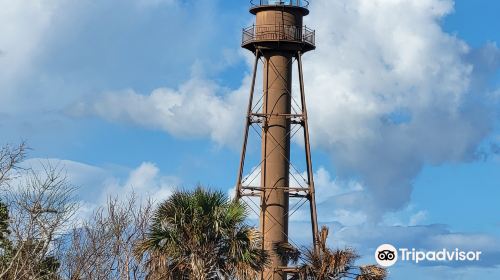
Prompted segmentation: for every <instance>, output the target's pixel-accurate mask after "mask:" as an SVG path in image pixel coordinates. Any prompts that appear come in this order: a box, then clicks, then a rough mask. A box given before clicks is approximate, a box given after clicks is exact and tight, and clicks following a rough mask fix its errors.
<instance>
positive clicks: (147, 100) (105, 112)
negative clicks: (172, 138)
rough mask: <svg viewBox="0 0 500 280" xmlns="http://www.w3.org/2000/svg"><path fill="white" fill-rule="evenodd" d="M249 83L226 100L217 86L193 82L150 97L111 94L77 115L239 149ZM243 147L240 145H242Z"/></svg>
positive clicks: (84, 106) (79, 109) (81, 107)
mask: <svg viewBox="0 0 500 280" xmlns="http://www.w3.org/2000/svg"><path fill="white" fill-rule="evenodd" d="M247 85H248V83H247V80H246V82H244V83H243V86H242V88H241V89H239V90H236V91H233V92H231V93H229V94H227V95H225V96H222V95H221V94H220V93H221V92H224V91H227V90H225V89H223V88H221V87H220V86H218V85H216V84H215V83H213V82H210V81H207V80H202V79H197V78H193V79H192V80H189V81H188V82H186V83H184V84H182V85H181V86H180V87H179V88H178V89H169V88H159V89H156V90H154V91H153V92H152V93H151V94H150V95H141V94H138V93H136V92H134V91H132V90H128V91H122V92H108V93H106V94H104V97H102V98H100V99H99V100H98V101H96V102H94V103H91V104H87V103H79V104H77V105H75V107H74V108H72V109H71V111H72V113H73V114H76V115H82V114H95V115H98V116H100V117H102V118H104V119H106V120H109V121H124V122H128V123H132V124H136V125H141V126H145V127H149V128H153V129H161V130H164V131H166V132H168V133H171V134H173V135H177V136H179V137H208V138H210V139H212V140H213V141H214V142H216V143H218V144H226V145H235V144H236V140H238V139H239V138H240V136H241V134H242V132H241V131H240V129H238V128H240V127H241V125H242V123H243V121H242V119H243V114H242V112H243V110H241V108H242V107H241V106H240V105H241V104H243V102H242V101H243V99H244V98H245V96H244V94H243V93H244V92H245V89H246V87H247ZM238 143H239V141H238Z"/></svg>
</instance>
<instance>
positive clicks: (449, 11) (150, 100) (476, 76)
mask: <svg viewBox="0 0 500 280" xmlns="http://www.w3.org/2000/svg"><path fill="white" fill-rule="evenodd" d="M312 2H313V3H312V5H311V14H310V16H308V18H307V20H306V24H307V25H308V26H311V27H313V28H315V29H316V32H317V38H316V39H317V47H318V48H317V50H316V51H315V52H312V53H310V54H309V53H308V54H307V55H306V56H305V57H304V67H305V80H306V91H307V95H308V106H309V114H310V117H311V137H312V139H311V140H312V144H313V161H314V167H315V174H316V181H317V185H318V193H319V194H320V199H318V206H319V212H320V213H319V217H320V222H321V223H323V224H328V225H330V226H331V228H332V231H333V236H332V237H333V240H332V244H333V245H334V246H340V247H342V246H356V247H357V248H359V250H360V253H362V254H363V255H364V256H365V257H364V258H363V259H362V261H363V262H373V261H374V260H373V258H372V257H371V253H372V250H373V249H374V248H376V247H377V246H378V245H379V244H381V243H385V242H387V243H393V244H395V245H401V246H402V245H407V246H417V247H419V248H423V249H428V250H431V249H441V248H442V247H447V246H460V247H473V248H475V247H477V249H480V250H484V251H485V252H486V253H485V255H486V259H485V260H484V262H481V263H479V264H475V265H470V264H469V265H460V266H458V267H455V266H416V265H396V266H395V267H394V268H393V269H392V270H391V275H392V276H391V277H392V278H391V279H443V278H445V277H447V278H450V279H483V278H486V276H482V275H488V278H490V279H491V278H495V277H494V276H497V278H498V277H500V242H499V240H500V218H499V217H498V213H499V211H500V203H498V202H499V197H500V188H499V187H500V172H499V171H500V156H499V145H500V125H499V124H500V122H499V120H500V110H499V109H498V108H500V106H499V105H500V104H499V103H500V71H499V66H500V50H499V49H498V43H497V42H500V38H499V36H500V35H499V33H498V26H500V19H499V18H498V16H496V14H495V12H496V11H498V10H499V9H500V3H498V1H491V0H479V1H467V0H457V1H451V0H425V1H423V0H391V1H389V0H370V1H368V0H356V1H351V0H349V1H348V0H317V1H312ZM0 5H1V6H2V7H3V8H2V9H0V129H1V131H2V132H1V137H0V144H5V143H16V142H19V141H20V140H21V139H26V140H27V141H28V143H29V145H30V146H31V147H32V148H33V151H32V152H31V153H30V159H29V160H28V161H27V162H26V164H27V165H36V164H37V163H38V162H40V160H44V159H50V160H52V161H59V162H61V163H62V164H63V165H64V166H65V167H66V168H67V169H68V174H69V175H70V178H72V180H73V182H74V183H75V184H76V185H78V186H79V187H80V197H81V199H82V201H84V202H85V205H86V211H91V209H92V207H95V206H96V205H99V203H102V201H104V200H105V198H106V196H107V195H125V194H126V193H127V192H130V191H131V190H132V189H135V190H139V191H141V192H143V193H145V194H147V195H152V196H155V197H158V198H162V197H166V196H168V194H169V193H170V192H171V190H173V189H174V188H176V187H184V188H190V187H192V186H194V185H196V184H198V183H201V184H204V185H207V186H210V187H213V188H218V189H223V190H228V191H229V190H230V189H231V188H232V187H233V185H234V182H235V180H236V172H237V167H238V161H239V149H240V145H241V134H242V123H243V114H244V111H245V107H244V106H245V102H246V95H247V94H248V88H249V87H248V77H249V72H250V68H251V67H250V66H249V64H250V63H251V56H250V54H248V53H246V52H245V51H243V50H241V49H240V47H239V45H240V40H241V28H242V27H244V26H247V25H250V24H251V23H252V17H251V15H250V14H249V13H248V3H247V1H222V0H219V1H217V0H211V1H208V0H201V1H193V0H182V1H181V0H125V1H114V0H104V1H78V2H77V3H76V2H74V1H66V0H51V1H46V2H43V3H42V2H39V1H35V0H19V1H9V0H0ZM300 144H301V143H300V142H296V144H294V147H293V149H294V153H297V151H300ZM253 151H254V152H253V153H251V155H250V160H251V161H252V160H253V161H256V160H257V159H258V152H257V150H253ZM298 166H301V165H300V164H298ZM250 167H251V164H250ZM305 210H306V209H305ZM305 216H306V215H305V214H304V213H303V212H299V213H297V215H296V217H294V219H293V225H292V228H294V227H295V228H297V229H300V228H301V225H302V224H303V223H304V222H305V220H306V219H304V218H303V217H305ZM295 234H296V238H297V240H307V233H303V232H301V231H300V230H297V232H296V233H295ZM422 275H424V276H425V277H424V276H422ZM412 277H413V278H412Z"/></svg>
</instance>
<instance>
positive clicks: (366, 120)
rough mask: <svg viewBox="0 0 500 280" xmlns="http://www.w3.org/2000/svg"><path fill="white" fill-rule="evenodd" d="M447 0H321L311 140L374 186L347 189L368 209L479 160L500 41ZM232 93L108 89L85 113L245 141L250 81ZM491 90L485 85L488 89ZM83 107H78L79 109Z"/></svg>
mask: <svg viewBox="0 0 500 280" xmlns="http://www.w3.org/2000/svg"><path fill="white" fill-rule="evenodd" d="M453 4H454V3H453V1H451V0H425V1H421V0H411V1H403V0H396V1H382V0H374V1H365V0H355V1H352V0H349V1H347V0H337V1H327V0H323V1H321V0H318V1H314V2H313V4H312V5H311V16H309V17H308V18H307V24H308V25H309V26H314V27H316V29H317V30H316V32H317V33H316V34H317V50H316V51H314V52H312V53H311V54H307V55H306V57H305V61H304V64H305V65H304V67H305V78H306V86H307V93H308V105H309V112H310V129H311V138H312V143H313V145H314V147H315V148H317V149H322V150H327V151H328V152H329V153H330V154H331V157H332V160H333V162H334V163H335V167H336V172H337V174H336V175H337V176H340V177H341V178H349V177H350V176H353V175H355V176H356V177H357V178H359V179H360V180H361V182H362V183H363V185H364V186H365V187H366V189H367V192H363V193H359V192H358V193H352V194H346V195H345V196H346V197H344V198H343V199H346V198H347V197H349V199H351V200H357V201H359V202H361V201H364V203H363V205H370V206H371V208H370V210H369V211H368V213H369V215H370V218H375V219H380V218H381V217H382V216H383V214H384V213H385V212H387V211H393V210H397V209H401V208H402V207H404V206H405V205H406V204H407V203H408V201H409V199H410V194H411V190H412V188H411V184H412V180H413V178H414V177H415V176H416V175H417V174H418V173H419V172H420V170H421V168H422V166H424V165H425V164H440V163H443V162H460V161H464V160H471V159H473V158H474V153H475V150H476V148H477V146H478V145H479V143H480V142H481V141H482V140H483V139H484V138H485V137H486V136H487V135H488V133H489V132H490V131H491V129H492V127H493V125H494V124H493V121H492V118H491V112H492V110H496V109H494V108H493V107H491V106H489V107H488V106H486V105H485V104H484V103H482V102H479V101H478V100H481V97H483V96H485V93H486V92H485V91H481V90H479V89H481V88H480V87H478V86H477V83H476V82H477V81H480V80H484V77H488V76H491V74H492V73H494V72H495V71H496V70H497V69H498V66H499V64H498V57H499V55H500V51H499V49H498V48H497V47H496V45H495V44H488V45H487V46H485V47H484V48H482V49H481V50H474V49H471V48H470V47H469V46H468V45H467V44H466V43H465V42H464V41H462V40H460V39H459V38H457V37H456V36H453V35H450V34H447V33H446V32H444V31H443V30H442V28H441V26H440V22H441V20H442V19H443V18H444V17H445V16H447V15H448V14H450V13H452V12H453ZM245 81H246V82H245V83H243V85H242V87H241V88H240V89H238V90H236V91H233V92H231V91H227V90H225V89H224V88H223V87H222V86H219V85H216V84H214V83H212V82H207V81H200V80H198V79H196V78H193V79H191V80H190V81H188V82H186V83H184V84H183V85H181V86H180V87H179V88H178V89H171V88H170V89H169V88H160V89H157V90H155V91H153V92H152V93H151V94H147V95H141V94H138V93H136V92H133V91H123V92H115V93H107V94H105V96H104V97H103V98H99V99H97V100H95V101H93V102H90V103H89V102H87V103H84V104H80V105H79V106H80V107H79V109H81V110H80V112H82V113H88V114H93V115H98V116H100V117H102V118H105V119H107V120H111V121H123V122H130V123H134V124H137V125H141V126H145V127H150V128H155V129H162V130H165V131H167V132H169V133H170V134H172V135H176V136H181V137H184V136H190V137H208V138H210V139H212V140H213V141H214V142H216V143H218V144H227V143H232V142H234V139H237V136H236V135H237V133H236V134H234V133H235V132H236V131H238V128H241V126H239V125H240V120H242V114H243V113H244V111H245V98H244V95H245V94H246V91H245V90H244V89H246V88H248V79H246V80H245ZM483 89H484V88H483ZM77 111H78V110H77Z"/></svg>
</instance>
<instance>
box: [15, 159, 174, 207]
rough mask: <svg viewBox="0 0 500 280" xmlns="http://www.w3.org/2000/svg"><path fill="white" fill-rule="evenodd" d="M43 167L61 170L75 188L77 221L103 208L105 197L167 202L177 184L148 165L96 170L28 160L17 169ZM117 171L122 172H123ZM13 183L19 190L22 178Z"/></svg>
mask: <svg viewBox="0 0 500 280" xmlns="http://www.w3.org/2000/svg"><path fill="white" fill-rule="evenodd" d="M47 165H50V166H51V167H53V168H58V169H60V170H62V171H63V175H66V177H67V180H68V182H69V183H70V184H71V185H73V186H75V187H76V188H77V192H76V199H78V200H79V201H81V205H82V208H81V209H80V211H79V214H78V216H80V217H83V216H86V215H88V214H90V213H91V212H92V211H93V210H94V209H95V208H96V207H98V206H101V205H104V204H105V203H106V201H107V199H108V198H109V197H111V198H117V199H126V198H128V197H129V196H131V195H135V196H136V198H138V199H139V200H141V201H144V200H146V199H153V200H154V202H160V201H162V200H164V199H166V198H168V197H169V196H170V195H171V194H172V192H173V190H175V189H176V188H177V187H179V184H180V183H181V180H180V179H179V178H177V177H175V176H165V175H162V174H161V171H160V169H159V168H158V167H157V166H156V165H155V164H154V163H151V162H143V163H142V164H141V165H139V166H138V167H137V168H134V169H128V168H122V167H120V168H116V167H97V166H92V165H88V164H84V163H80V162H75V161H71V160H60V159H39V158H32V159H28V160H26V161H24V162H23V163H22V165H21V166H22V167H25V168H33V170H35V171H36V172H42V168H43V167H44V166H47ZM121 169H126V172H125V173H124V172H123V171H122V170H121ZM17 180H18V181H17V182H19V183H20V186H22V180H23V178H22V177H21V178H18V179H17Z"/></svg>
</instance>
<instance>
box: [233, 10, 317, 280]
mask: <svg viewBox="0 0 500 280" xmlns="http://www.w3.org/2000/svg"><path fill="white" fill-rule="evenodd" d="M251 4H252V6H251V8H250V13H252V14H254V15H255V18H256V20H255V24H254V25H252V26H250V27H248V28H245V29H243V42H242V47H243V48H245V49H247V50H249V51H251V52H252V53H253V54H254V55H255V62H254V67H253V75H252V83H251V89H250V96H249V102H248V110H247V116H246V126H245V132H244V141H243V149H242V153H241V161H240V168H239V173H238V179H237V188H236V198H237V199H242V198H244V197H258V198H260V204H259V205H255V206H258V207H257V208H259V210H258V213H259V216H260V231H261V233H262V235H263V246H264V249H266V250H267V251H268V252H270V254H271V266H270V268H269V269H267V270H266V271H264V272H263V273H262V275H261V279H265V280H268V279H271V280H283V279H286V278H287V274H290V273H294V272H296V269H294V268H293V267H289V266H288V263H287V260H284V259H283V258H281V257H280V256H279V254H277V253H276V252H275V251H276V250H275V248H276V246H277V244H285V243H292V242H291V240H290V238H289V228H288V221H289V217H290V216H291V215H292V214H293V212H294V211H296V208H297V207H296V206H297V205H298V207H300V206H301V205H303V204H304V203H305V202H309V210H310V219H311V220H310V222H311V233H312V240H311V241H312V243H313V244H314V246H315V248H316V247H317V244H318V242H317V238H318V224H317V215H316V202H315V192H314V180H313V171H312V163H311V148H310V144H309V128H308V117H307V109H306V98H305V92H304V78H303V70H302V55H303V54H304V53H306V52H308V51H312V50H314V49H315V32H314V30H311V29H309V28H307V27H306V26H304V25H303V17H304V16H306V15H308V14H309V10H308V5H309V2H308V1H306V0H287V1H286V0H285V1H283V0H281V1H280V0H253V1H251ZM260 63H262V65H263V67H262V73H263V75H262V92H261V93H258V94H255V88H256V85H255V83H256V76H257V72H258V70H259V64H260ZM294 64H296V65H297V66H298V67H297V69H298V77H299V93H298V94H294V93H293V92H292V69H293V66H294ZM255 127H257V128H255ZM251 129H254V130H255V131H256V132H257V134H258V135H259V137H261V140H260V143H261V144H260V150H261V161H260V163H259V165H258V166H257V167H256V168H254V170H258V172H259V176H258V177H260V182H250V183H249V182H248V181H247V179H248V176H246V177H245V174H246V173H245V158H246V156H247V149H248V145H249V141H248V137H249V133H250V131H251ZM300 130H302V132H303V137H304V139H303V143H304V155H305V157H304V158H305V169H306V170H305V172H303V173H301V172H299V171H298V170H297V168H295V166H294V165H293V163H292V160H291V158H290V144H291V138H292V137H293V136H294V135H295V134H296V133H297V132H298V131H300ZM299 135H300V134H299ZM294 174H295V175H294ZM301 174H305V175H301ZM296 177H301V178H299V179H298V180H297V178H296ZM300 179H303V180H300ZM257 181H258V180H257ZM297 200H298V201H299V202H296V201H297ZM301 203H302V204H301ZM291 205H292V206H291Z"/></svg>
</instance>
